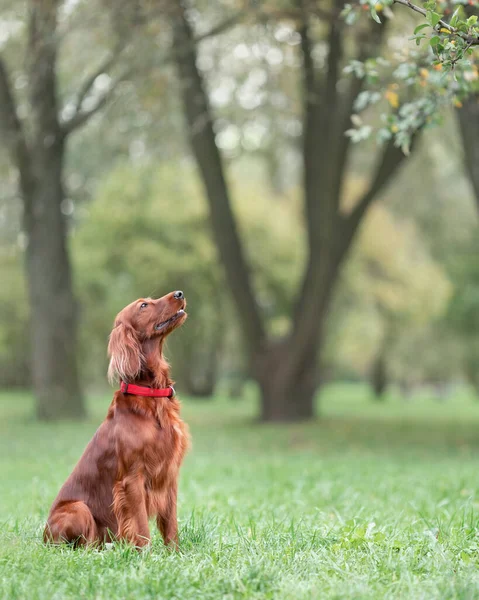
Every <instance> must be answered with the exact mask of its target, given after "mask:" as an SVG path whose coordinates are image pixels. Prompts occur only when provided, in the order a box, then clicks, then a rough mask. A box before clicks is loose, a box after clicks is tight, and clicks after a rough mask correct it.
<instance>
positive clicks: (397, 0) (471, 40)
mask: <svg viewBox="0 0 479 600" xmlns="http://www.w3.org/2000/svg"><path fill="white" fill-rule="evenodd" d="M393 4H401V5H402V6H406V7H407V8H410V9H411V10H413V11H414V12H417V13H419V14H420V15H422V16H423V17H426V16H427V11H426V10H424V8H421V7H420V6H416V5H415V4H413V3H412V2H409V0H393ZM437 25H440V26H441V27H443V28H444V29H447V30H448V31H449V33H452V34H453V35H457V36H458V37H461V38H462V39H463V40H465V41H466V42H467V43H468V44H469V45H470V46H477V45H479V36H473V35H468V34H467V33H464V32H463V31H460V30H459V29H457V28H456V27H451V25H449V23H446V21H443V20H442V19H441V20H440V21H438V24H437Z"/></svg>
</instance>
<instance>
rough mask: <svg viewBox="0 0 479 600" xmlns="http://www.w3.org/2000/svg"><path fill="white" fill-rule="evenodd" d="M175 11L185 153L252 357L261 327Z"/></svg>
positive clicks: (185, 26)
mask: <svg viewBox="0 0 479 600" xmlns="http://www.w3.org/2000/svg"><path fill="white" fill-rule="evenodd" d="M177 9H178V10H177V13H176V14H175V15H173V16H172V26H173V41H174V44H175V48H177V49H181V51H179V52H176V53H175V55H174V56H175V59H176V65H177V70H178V74H179V78H180V82H181V87H182V100H183V107H184V114H185V118H186V122H187V125H188V133H189V137H190V143H191V149H192V152H193V155H194V157H195V159H196V163H197V165H198V169H199V171H200V174H201V178H202V181H203V185H204V188H205V192H206V197H207V200H208V203H209V207H210V221H211V226H212V230H213V235H214V237H215V239H216V244H217V247H218V250H219V254H220V256H221V260H222V262H223V265H224V267H225V276H226V280H227V281H228V283H229V287H230V290H231V293H232V299H233V301H234V303H235V304H236V307H237V309H238V314H239V317H240V320H241V323H242V327H243V330H244V334H245V341H246V343H247V345H248V350H249V352H250V356H254V355H255V354H256V353H257V352H258V350H259V349H260V347H261V344H262V343H263V342H264V338H265V331H264V326H263V322H262V319H261V314H260V310H259V307H258V304H257V301H256V298H255V296H254V292H253V287H252V283H251V278H250V274H249V268H248V264H247V262H246V258H245V255H244V250H243V247H242V244H241V239H240V236H239V233H238V228H237V225H236V220H235V217H234V214H233V209H232V206H231V200H230V197H229V193H228V188H227V184H226V178H225V174H224V171H223V165H222V161H221V155H220V152H219V150H218V148H217V146H216V142H215V133H214V129H213V122H212V115H211V110H210V106H209V102H208V96H207V94H206V91H205V86H204V83H203V79H202V76H201V73H200V71H199V70H198V67H197V60H196V59H197V56H196V46H195V40H194V37H193V32H192V30H191V26H190V24H189V22H188V20H187V18H186V15H185V10H184V7H183V6H182V5H181V3H178V7H177Z"/></svg>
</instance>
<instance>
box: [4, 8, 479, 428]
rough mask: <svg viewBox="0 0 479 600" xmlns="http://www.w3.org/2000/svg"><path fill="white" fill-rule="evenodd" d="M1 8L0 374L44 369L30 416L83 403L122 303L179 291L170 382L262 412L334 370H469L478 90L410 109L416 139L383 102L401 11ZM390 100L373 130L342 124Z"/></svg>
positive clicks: (474, 302) (475, 356)
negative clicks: (403, 137) (400, 142)
mask: <svg viewBox="0 0 479 600" xmlns="http://www.w3.org/2000/svg"><path fill="white" fill-rule="evenodd" d="M0 9H1V22H0V24H1V27H2V28H1V29H0V131H1V133H2V140H3V141H4V143H3V144H2V149H1V150H0V177H1V181H2V186H1V190H0V275H1V277H2V282H4V285H3V286H2V288H1V291H0V375H1V379H2V383H3V385H4V386H25V385H30V384H31V385H33V387H34V390H35V393H36V397H37V401H38V404H37V406H38V409H37V414H38V416H39V417H41V418H52V417H53V416H81V415H83V414H84V405H83V401H82V398H83V393H84V392H88V389H86V390H82V389H81V386H80V382H81V381H85V382H88V384H89V385H97V384H98V382H103V381H104V372H105V360H106V358H105V352H106V341H107V336H108V333H109V331H110V327H111V323H112V321H113V318H114V316H115V314H116V312H117V311H118V310H120V309H121V308H122V307H123V306H124V305H125V304H127V303H128V302H130V301H131V300H132V299H134V298H136V297H139V296H144V295H149V294H152V295H160V294H163V293H165V292H167V291H169V290H170V289H175V288H181V289H183V290H184V291H185V294H186V296H187V299H188V302H189V313H190V317H191V318H190V319H189V321H188V323H187V325H186V326H185V328H184V330H182V331H180V332H178V333H177V335H175V336H174V339H173V338H172V339H171V342H170V346H171V348H170V352H171V354H172V362H173V367H174V377H175V378H176V379H177V381H178V388H179V389H180V390H183V391H185V392H188V393H190V394H192V395H197V396H198V397H202V398H207V397H210V396H211V395H212V394H213V393H214V392H215V391H218V390H220V391H221V390H223V391H225V392H227V393H230V394H232V395H234V396H238V395H241V393H242V386H243V384H244V382H246V381H248V380H250V379H252V380H254V381H256V384H257V386H258V389H259V391H260V395H261V399H262V402H261V405H262V410H261V414H262V418H263V419H264V420H292V419H297V418H309V417H311V416H312V415H313V413H314V404H313V399H314V395H315V393H316V392H317V391H318V389H319V388H320V385H321V384H322V383H324V382H327V381H329V380H331V379H333V378H334V379H364V380H369V381H370V382H371V385H372V389H373V390H374V391H375V393H376V394H377V396H378V397H384V395H385V394H386V393H387V390H388V389H391V387H392V386H397V388H398V389H400V390H401V391H402V393H403V394H404V396H405V397H409V396H410V395H411V394H412V393H413V390H414V389H415V388H416V387H418V386H422V385H429V386H431V389H433V390H434V393H435V394H437V395H438V397H443V396H444V394H445V391H447V388H448V386H450V385H456V384H461V383H465V382H467V383H469V384H471V385H472V386H474V387H475V389H478V388H479V378H478V375H477V373H478V372H479V368H478V366H479V364H478V363H479V346H478V343H477V333H478V328H479V324H477V323H476V321H477V318H476V317H477V314H479V313H478V308H479V291H478V290H479V280H478V270H477V264H478V261H477V258H478V250H479V248H478V246H477V210H476V209H475V206H474V198H475V199H476V201H479V200H477V199H478V198H479V191H478V187H477V181H476V180H477V177H476V175H477V173H476V171H477V168H476V169H475V168H474V165H475V164H476V163H477V161H476V160H475V156H477V148H478V147H479V139H478V136H477V135H476V134H477V125H478V123H479V120H478V112H477V106H478V104H477V95H475V94H474V93H472V94H471V95H470V96H469V97H468V98H464V99H463V101H462V102H457V103H456V108H455V109H453V110H455V111H456V113H457V118H456V117H455V115H454V114H452V113H453V110H444V111H443V112H442V119H443V123H442V125H441V127H435V128H428V125H429V122H430V119H429V118H425V117H424V118H423V117H422V116H421V114H415V115H414V123H415V130H414V131H412V130H411V131H410V127H411V121H408V122H406V124H405V125H404V127H405V128H409V129H407V131H408V132H410V133H411V135H412V138H413V139H414V140H415V142H414V143H413V145H412V147H411V154H410V156H409V157H408V158H407V159H406V157H405V155H404V153H403V151H402V149H401V148H400V147H397V146H396V138H395V136H394V135H393V134H394V133H395V129H394V128H395V127H398V128H400V127H402V126H403V125H402V124H403V123H405V121H404V120H403V121H397V120H395V119H396V115H397V113H398V110H401V107H402V106H404V105H405V104H407V103H408V102H411V101H412V100H414V99H420V98H421V93H422V90H423V88H424V86H422V85H420V83H421V81H423V80H424V79H425V78H426V76H425V74H424V73H422V74H421V73H419V70H420V69H425V68H426V67H425V66H424V65H425V64H426V63H422V62H421V61H420V60H419V58H414V60H415V61H416V63H417V69H418V73H419V74H418V78H419V79H418V80H417V81H416V83H415V84H414V86H409V87H406V88H404V89H403V88H402V87H401V81H402V80H400V79H398V82H399V83H395V79H394V78H395V75H394V73H395V70H394V69H396V68H398V67H397V65H396V64H395V63H397V64H399V63H400V61H401V56H402V53H403V52H404V51H405V50H404V47H405V45H406V41H405V40H406V38H407V35H408V33H409V31H410V25H411V22H414V17H413V16H412V15H410V14H409V12H408V11H404V14H403V13H401V14H400V15H399V14H397V13H395V14H396V16H397V18H396V19H395V20H394V21H392V20H388V19H382V20H383V21H384V23H383V24H381V25H379V24H377V23H376V22H374V21H373V20H371V19H370V18H369V17H368V14H367V12H366V14H364V15H363V17H361V18H360V19H359V20H358V21H357V22H356V23H355V24H354V25H348V24H347V22H346V21H345V20H344V19H343V18H342V17H341V16H340V14H341V13H342V11H343V9H344V4H343V3H341V2H336V1H334V2H325V3H322V2H305V3H288V2H286V3H277V2H264V3H255V4H251V5H250V4H249V3H243V2H237V3H236V2H226V1H225V2H221V1H218V2H214V3H211V2H209V3H204V2H201V1H198V2H191V3H188V4H183V3H171V2H167V1H166V0H165V1H164V2H158V3H155V4H154V5H153V4H152V3H150V2H141V1H138V2H118V3H116V2H115V3H113V2H103V1H98V2H88V3H87V2H85V1H84V0H74V1H68V2H59V1H58V2H54V1H53V0H40V1H38V2H33V1H32V2H31V3H30V2H29V3H26V4H21V5H19V4H18V3H14V2H10V1H8V0H2V1H1V2H0ZM471 10H473V8H472V9H471ZM406 13H407V14H406ZM412 47H413V46H411V48H412ZM378 57H379V59H380V60H379V67H377V65H378ZM381 60H383V61H385V63H384V65H383V66H382V67H381ZM421 60H422V59H421ZM424 60H426V59H424ZM471 60H474V57H472V58H471ZM386 62H387V64H386ZM429 64H431V63H429ZM351 65H353V68H351ZM358 65H365V66H366V67H365V69H366V71H367V76H365V77H355V75H354V71H357V70H358V69H359V68H360V67H359V66H358ZM373 66H374V69H377V68H379V69H383V70H384V73H385V74H387V77H389V78H390V79H389V82H387V83H386V84H385V86H384V87H381V86H380V85H379V83H378V82H377V81H376V80H375V78H374V75H372V74H371V73H372V70H373ZM426 66H427V64H426ZM361 68H362V67H361ZM428 72H429V71H428ZM434 72H435V70H434V69H433V68H431V73H432V75H428V80H430V79H431V77H434ZM471 72H472V73H473V72H474V71H473V70H472V71H471ZM476 73H477V70H476ZM391 78H392V80H391ZM421 78H422V79H421ZM472 78H473V76H472ZM391 81H392V84H391ZM474 81H475V80H474V78H473V81H472V84H474ZM394 86H396V87H394ZM404 90H406V91H404ZM413 105H414V104H413ZM414 106H416V105H414ZM359 113H361V115H359ZM384 119H386V122H387V123H388V125H387V128H389V129H388V131H390V133H391V135H389V136H386V137H387V138H388V139H384V141H383V144H382V145H377V144H376V143H375V142H374V141H373V140H372V139H366V140H365V141H362V142H361V143H359V144H355V143H353V142H354V141H355V139H357V138H361V137H364V138H368V137H369V135H366V134H368V131H369V130H368V127H370V128H371V131H372V130H374V128H375V127H379V128H381V125H380V124H381V123H382V122H385V121H384ZM388 119H390V120H389V121H388ZM391 119H392V120H391ZM398 123H399V124H398ZM383 129H384V127H383ZM347 130H349V134H348V135H345V132H346V131H347ZM423 130H425V131H423ZM416 131H417V133H416ZM383 137H384V135H383ZM476 206H477V204H476ZM23 263H25V265H26V267H25V270H22V264H23ZM77 337H78V345H77V344H76V342H75V340H76V338H77Z"/></svg>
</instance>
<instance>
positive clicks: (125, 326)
mask: <svg viewBox="0 0 479 600" xmlns="http://www.w3.org/2000/svg"><path fill="white" fill-rule="evenodd" d="M185 308H186V299H185V296H184V294H183V292H181V291H176V292H171V293H169V294H167V295H166V296H163V297H162V298H158V299H156V300H155V299H153V298H140V299H139V300H136V301H135V302H132V303H131V304H129V305H128V306H126V307H125V308H124V309H123V310H122V311H121V312H120V313H118V315H117V317H116V319H115V323H114V326H113V330H112V332H111V334H110V341H109V344H108V356H109V357H110V366H109V367H108V379H109V380H110V381H111V382H114V381H115V380H116V379H117V377H119V378H120V379H121V380H122V381H126V382H129V381H133V380H134V379H135V378H136V377H137V376H138V375H139V374H140V373H141V371H142V369H143V367H144V366H145V364H146V355H147V352H148V351H149V350H150V351H151V347H152V342H157V344H155V346H156V347H157V348H159V349H160V348H161V343H162V341H163V340H164V339H165V338H166V336H167V335H169V334H170V333H171V332H172V331H173V330H174V329H176V328H177V327H179V326H180V325H182V324H183V323H184V322H185V320H186V317H187V314H186V312H185Z"/></svg>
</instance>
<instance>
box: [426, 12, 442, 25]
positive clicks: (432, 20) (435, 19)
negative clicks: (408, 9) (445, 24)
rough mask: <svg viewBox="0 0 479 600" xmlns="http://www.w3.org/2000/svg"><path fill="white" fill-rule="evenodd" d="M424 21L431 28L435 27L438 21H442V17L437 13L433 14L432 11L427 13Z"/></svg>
mask: <svg viewBox="0 0 479 600" xmlns="http://www.w3.org/2000/svg"><path fill="white" fill-rule="evenodd" d="M426 19H427V21H428V23H429V24H430V25H431V27H436V25H437V24H438V23H439V21H440V20H441V19H442V15H440V14H439V13H437V12H433V11H432V10H428V11H427V15H426Z"/></svg>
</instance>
